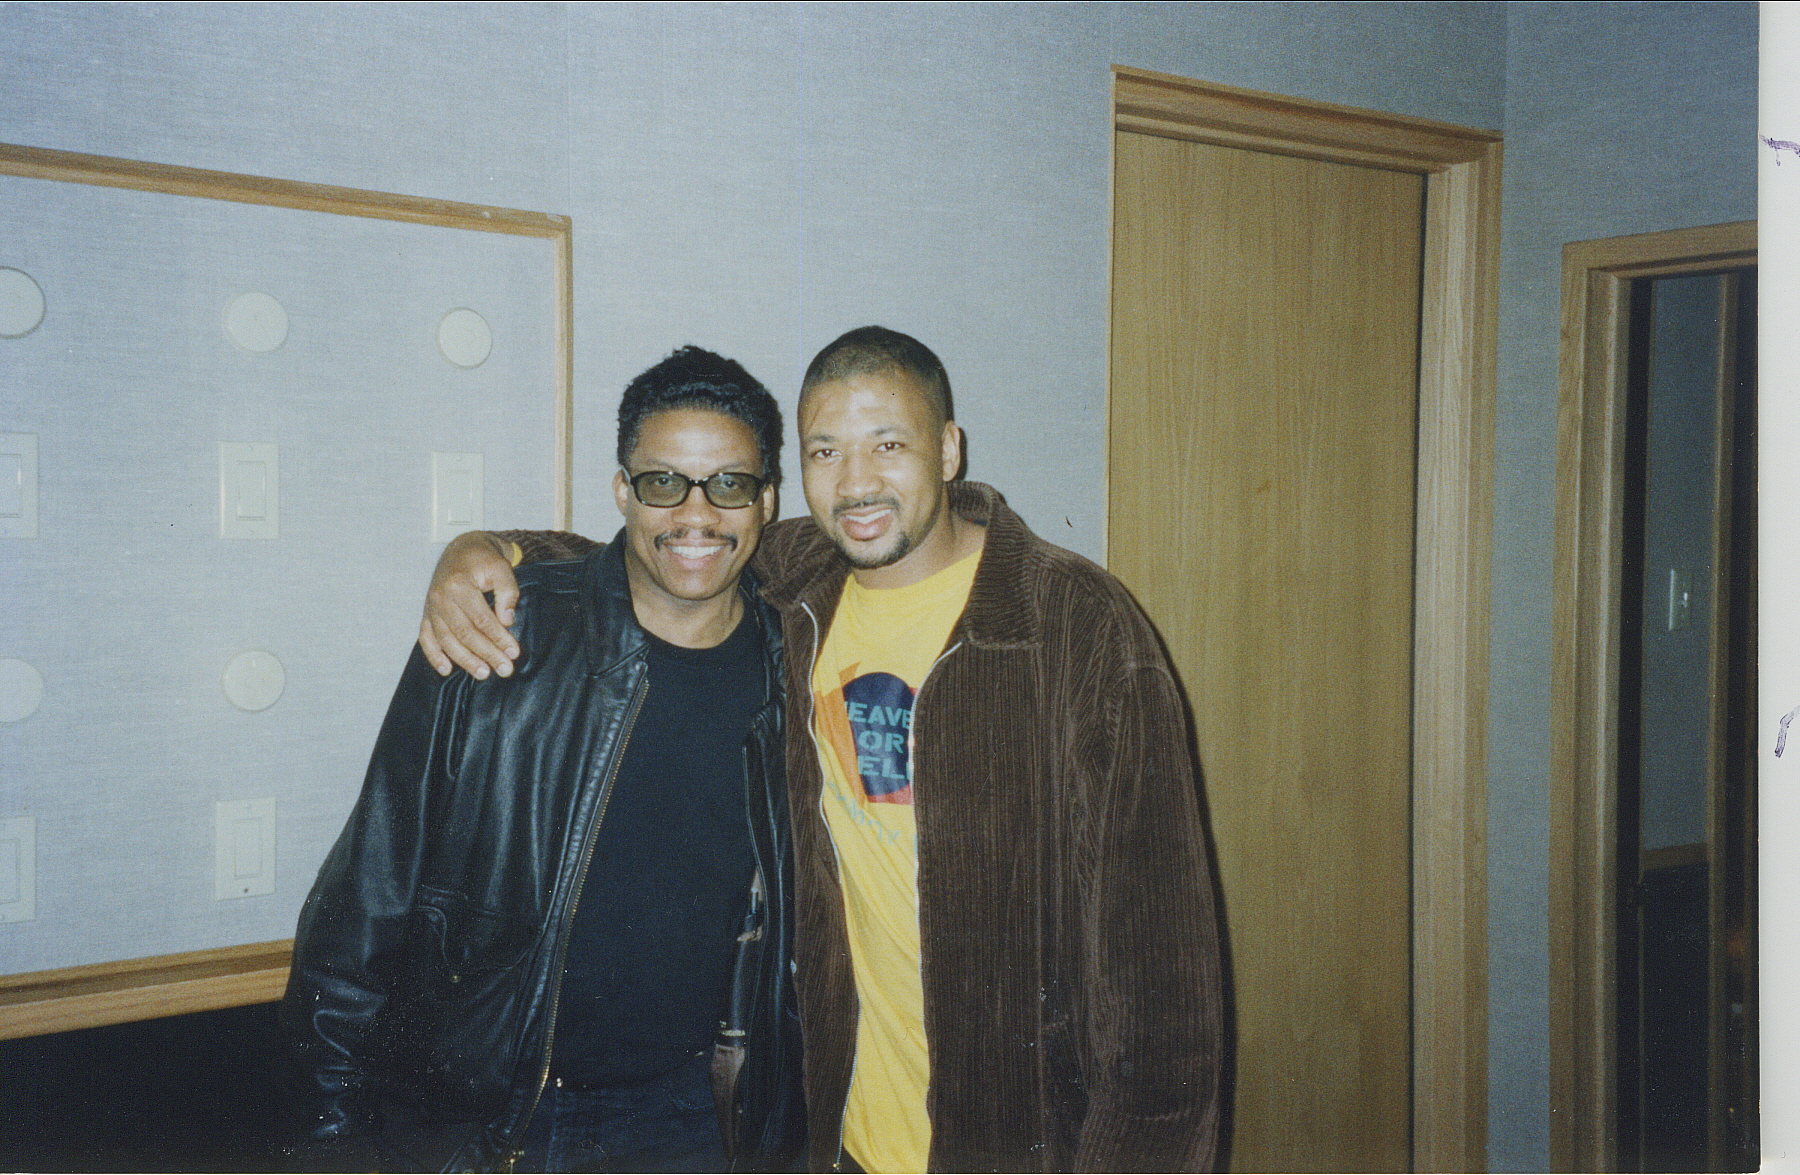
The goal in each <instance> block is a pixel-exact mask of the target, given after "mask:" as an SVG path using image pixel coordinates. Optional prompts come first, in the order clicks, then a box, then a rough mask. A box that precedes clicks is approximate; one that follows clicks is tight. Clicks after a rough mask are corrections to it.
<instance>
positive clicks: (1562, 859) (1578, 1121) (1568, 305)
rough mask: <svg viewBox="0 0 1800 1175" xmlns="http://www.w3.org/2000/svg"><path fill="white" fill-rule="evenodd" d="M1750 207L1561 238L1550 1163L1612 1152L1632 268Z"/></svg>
mask: <svg viewBox="0 0 1800 1175" xmlns="http://www.w3.org/2000/svg"><path fill="white" fill-rule="evenodd" d="M1755 261H1756V222H1755V221H1741V222H1738V223H1734V224H1720V225H1709V226H1707V227H1704V228H1692V229H1678V230H1675V231H1672V232H1660V233H1641V234H1638V235H1635V236H1627V237H1612V238H1609V239H1606V240H1599V241H1576V242H1573V243H1571V244H1567V245H1564V246H1563V262H1562V346H1561V354H1560V357H1559V363H1558V373H1557V382H1558V401H1557V416H1558V423H1557V438H1556V556H1555V559H1556V562H1555V584H1554V591H1553V595H1552V611H1551V645H1550V649H1551V652H1550V662H1551V678H1550V750H1551V753H1550V977H1551V982H1550V1168H1551V1170H1553V1171H1610V1170H1613V1169H1615V1168H1616V1167H1617V1166H1618V1157H1619V1140H1618V1134H1617V1128H1618V1104H1617V1103H1618V1083H1617V1078H1616V1065H1617V1056H1616V1045H1617V1042H1616V1039H1615V1035H1614V1032H1613V1029H1612V1022H1613V1016H1614V1012H1615V1007H1616V1001H1615V997H1614V984H1615V981H1616V978H1617V975H1616V967H1615V962H1614V954H1615V942H1614V938H1615V934H1614V927H1613V920H1612V910H1613V905H1614V900H1615V897H1616V886H1615V882H1614V877H1615V870H1616V868H1617V864H1618V862H1617V860H1616V857H1617V853H1616V851H1615V837H1616V831H1617V829H1616V824H1617V813H1616V806H1617V798H1618V697H1619V686H1618V673H1619V598H1620V597H1619V593H1620V590H1621V587H1622V585H1621V583H1620V576H1621V562H1622V558H1623V555H1622V552H1623V545H1622V544H1623V541H1624V535H1623V523H1622V494H1623V489H1624V439H1625V380H1626V370H1625V367H1626V365H1625V347H1626V340H1625V322H1626V319H1627V316H1628V315H1629V313H1630V306H1629V293H1630V285H1629V283H1630V282H1631V281H1632V280H1633V279H1635V278H1641V277H1666V276H1671V275H1676V274H1683V273H1702V272H1705V271H1707V270H1712V269H1729V268H1735V267H1737V266H1740V265H1751V264H1754V263H1755Z"/></svg>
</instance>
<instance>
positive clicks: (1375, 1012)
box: [1108, 132, 1424, 1171]
mask: <svg viewBox="0 0 1800 1175" xmlns="http://www.w3.org/2000/svg"><path fill="white" fill-rule="evenodd" d="M1115 184H1116V187H1115V197H1114V199H1115V206H1114V261H1113V342H1112V345H1113V360H1112V362H1113V367H1112V401H1111V421H1110V433H1109V474H1108V493H1109V508H1108V510H1109V512H1108V562H1109V565H1110V567H1111V569H1112V570H1113V571H1114V572H1115V573H1116V574H1117V575H1119V576H1120V578H1121V579H1123V580H1124V582H1125V583H1126V584H1127V585H1128V586H1129V587H1130V588H1131V589H1132V591H1133V592H1134V593H1135V594H1136V595H1137V597H1138V599H1139V601H1140V602H1141V603H1142V604H1143V606H1144V608H1145V610H1146V611H1147V612H1148V613H1149V616H1150V618H1151V620H1152V621H1153V622H1154V623H1155V624H1156V626H1157V628H1158V629H1159V631H1160V632H1161V633H1162V635H1163V637H1164V639H1165V640H1166V641H1167V643H1168V646H1169V650H1170V652H1171V654H1172V655H1173V657H1174V660H1175V663H1176V666H1177V668H1178V670H1179V672H1180V674H1181V678H1182V681H1183V682H1184V683H1185V686H1186V689H1187V691H1188V696H1189V699H1190V702H1191V705H1192V709H1193V714H1194V720H1195V730H1196V736H1197V740H1198V744H1199V750H1200V757H1201V766H1202V770H1203V772H1204V776H1205V786H1206V796H1207V803H1208V807H1209V811H1210V816H1211V822H1212V831H1213V835H1214V839H1215V846H1216V849H1217V854H1218V867H1219V871H1220V877H1221V882H1222V887H1223V890H1224V906H1225V909H1224V916H1225V919H1226V932H1227V936H1228V942H1229V952H1230V954H1229V963H1230V968H1231V974H1232V979H1233V989H1234V996H1233V998H1234V1005H1235V1030H1236V1053H1235V1069H1236V1081H1235V1105H1234V1109H1233V1122H1232V1127H1231V1134H1230V1138H1231V1151H1230V1165H1231V1167H1232V1168H1233V1169H1236V1170H1265V1171H1281V1170H1356V1169H1361V1170H1388V1171H1397V1170H1406V1169H1408V1168H1409V1167H1410V1166H1411V1164H1412V1122H1411V1117H1412V1115H1411V1079H1412V1068H1411V1044H1412V1042H1411V1023H1412V1006H1411V1005H1412V984H1411V970H1410V968H1411V957H1410V950H1411V934H1412V916H1411V907H1412V897H1411V889H1410V858H1411V844H1412V838H1411V804H1412V795H1411V745H1412V744H1411V738H1412V730H1411V725H1412V720H1411V714H1412V680H1413V673H1412V637H1413V598H1414V597H1413V543H1414V518H1413V511H1414V479H1415V465H1416V462H1415V448H1416V437H1417V428H1418V423H1417V418H1418V373H1417V356H1418V350H1419V305H1420V267H1421V241H1422V239H1423V235H1424V233H1423V227H1422V215H1423V209H1424V186H1423V185H1424V180H1423V178H1422V177H1421V176H1419V175H1416V174H1410V173H1404V172H1396V171H1386V170H1381V169H1378V168H1373V167H1362V166H1352V165H1348V164H1342V163H1328V162H1318V161H1312V160H1305V159H1297V158H1291V157H1287V156H1281V155H1273V154H1267V153H1262V152H1257V151H1251V150H1244V149H1239V148H1234V147H1222V146H1212V145H1206V144H1201V143H1194V142H1187V141H1181V140H1176V139H1169V138H1160V137H1153V136H1149V135H1143V134H1136V133H1128V132H1120V133H1119V135H1118V142H1117V153H1116V179H1115Z"/></svg>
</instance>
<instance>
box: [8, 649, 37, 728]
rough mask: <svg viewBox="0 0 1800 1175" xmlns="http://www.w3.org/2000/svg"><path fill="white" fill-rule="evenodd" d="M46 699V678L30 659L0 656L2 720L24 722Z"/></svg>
mask: <svg viewBox="0 0 1800 1175" xmlns="http://www.w3.org/2000/svg"><path fill="white" fill-rule="evenodd" d="M43 700H44V678H43V675H42V674H40V673H39V672H38V671H37V669H36V667H35V666H33V665H32V664H31V663H30V662H28V661H21V660H19V659H18V658H16V657H0V722H23V721H25V719H27V718H29V717H31V716H32V715H33V714H36V713H37V708H38V706H39V705H40V704H41V703H42V702H43Z"/></svg>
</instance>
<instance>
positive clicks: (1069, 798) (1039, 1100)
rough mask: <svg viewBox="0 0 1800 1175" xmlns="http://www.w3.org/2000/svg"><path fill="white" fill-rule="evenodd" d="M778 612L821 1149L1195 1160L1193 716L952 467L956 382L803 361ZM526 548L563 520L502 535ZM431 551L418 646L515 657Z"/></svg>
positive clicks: (1213, 1120) (1108, 611)
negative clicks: (796, 484) (800, 511)
mask: <svg viewBox="0 0 1800 1175" xmlns="http://www.w3.org/2000/svg"><path fill="white" fill-rule="evenodd" d="M799 420H800V441H801V463H802V473H803V479H804V483H805V491H806V499H807V504H808V506H809V507H810V509H811V512H812V520H811V521H810V522H809V521H805V520H789V521H785V522H781V523H777V524H775V525H774V526H771V527H770V528H769V529H768V530H767V531H766V532H765V534H764V541H763V546H762V549H761V550H760V551H759V552H758V555H757V558H756V561H755V563H754V564H753V568H754V570H755V571H756V573H757V575H758V577H759V579H760V580H761V582H762V584H763V585H764V586H763V593H764V596H765V598H766V599H768V601H769V602H770V603H772V604H773V605H775V607H776V608H778V609H779V610H780V612H781V614H782V618H783V626H782V627H783V630H784V637H785V643H786V656H785V660H786V678H787V688H788V694H789V698H790V710H789V713H790V714H791V715H792V716H793V721H792V722H791V724H790V726H789V731H788V772H789V790H790V797H791V800H792V803H793V824H794V841H795V854H796V876H797V884H798V891H799V904H800V910H799V929H798V934H799V938H798V944H797V953H798V968H799V971H798V976H797V984H798V990H799V998H800V1011H801V1020H802V1030H803V1033H804V1038H805V1062H806V1093H807V1100H808V1121H809V1127H810V1135H811V1138H810V1143H809V1150H810V1154H811V1161H812V1165H813V1166H814V1168H815V1169H818V1170H854V1169H856V1168H857V1167H861V1168H862V1169H864V1170H869V1171H877V1170H879V1171H897V1170H925V1169H929V1170H934V1171H938V1170H943V1171H975V1170H982V1171H1059V1170H1078V1171H1132V1170H1139V1171H1178V1170H1200V1169H1206V1168H1209V1167H1210V1166H1211V1163H1212V1160H1213V1155H1214V1148H1215V1145H1216V1141H1217V1135H1218V1129H1219V1073H1220V1058H1221V1053H1222V1048H1223V1039H1222V1038H1223V1027H1222V1012H1221V976H1220V971H1219V967H1220V961H1219V950H1218V924H1217V917H1216V913H1215V911H1214V909H1213V902H1212V892H1213V891H1212V875H1211V869H1212V866H1211V862H1210V860H1209V858H1208V853H1207V847H1206V841H1205V835H1204V832H1203V828H1202V821H1201V815H1200V799H1199V791H1198V786H1197V782H1196V779H1195V773H1194V766H1193V758H1192V753H1191V749H1190V746H1189V743H1188V737H1187V726H1186V719H1185V714H1184V710H1183V705H1182V701H1181V696H1180V692H1179V688H1178V687H1177V685H1176V683H1175V681H1174V677H1173V674H1172V671H1171V669H1170V667H1169V664H1168V661H1167V658H1166V657H1165V656H1164V654H1163V652H1162V649H1161V646H1160V644H1159V642H1158V641H1157V639H1156V636H1155V634H1154V632H1153V631H1152V630H1151V628H1150V625H1149V623H1148V621H1146V620H1145V618H1144V617H1143V615H1142V613H1141V612H1140V611H1139V610H1138V608H1137V606H1136V605H1135V603H1133V601H1132V600H1131V598H1130V596H1129V595H1128V594H1127V592H1126V591H1125V589H1124V588H1123V587H1122V586H1121V585H1120V584H1119V583H1118V581H1117V580H1115V579H1114V578H1113V577H1112V576H1110V575H1108V574H1107V573H1106V572H1105V571H1103V570H1101V569H1100V568H1098V567H1096V566H1095V565H1093V564H1092V563H1090V562H1088V561H1087V560H1085V559H1083V558H1081V557H1080V556H1078V555H1075V554H1073V553H1071V552H1068V551H1065V550H1062V549H1061V548H1059V547H1056V546H1053V545H1051V544H1049V543H1046V542H1044V541H1043V540H1042V539H1040V538H1038V537H1037V536H1036V535H1034V534H1033V533H1032V532H1031V531H1030V530H1029V529H1028V528H1027V527H1026V526H1025V524H1024V523H1023V521H1021V520H1020V519H1019V517H1018V515H1016V514H1015V513H1013V511H1012V510H1011V509H1009V508H1008V507H1007V505H1006V502H1005V500H1004V499H1003V498H1002V497H1001V496H1000V494H999V493H997V492H996V491H994V490H992V489H990V488H988V487H986V486H982V485H979V484H976V483H972V482H959V481H956V480H955V478H956V476H957V474H958V472H959V470H960V466H961V464H962V434H961V430H960V429H958V428H957V426H956V425H955V423H954V422H953V421H952V420H951V417H950V401H949V381H948V379H947V378H946V376H945V374H944V371H943V367H942V365H941V363H939V362H938V360H937V357H936V356H935V355H934V354H932V353H931V351H930V350H929V349H927V348H926V347H924V346H923V344H920V343H919V342H918V341H917V340H915V339H912V338H910V337H909V336H906V335H902V334H899V333H898V332H895V331H890V330H886V329H885V328H880V327H864V328H860V329H858V330H855V331H851V332H849V333H848V334H846V335H844V336H842V337H841V338H839V339H838V340H836V341H834V342H833V343H832V344H830V345H829V346H827V347H826V348H825V349H824V350H823V351H821V352H820V353H819V355H818V357H816V358H815V359H814V360H813V362H812V364H811V365H810V366H809V368H808V370H807V374H806V378H805V381H804V383H803V385H802V390H801V401H800V413H799ZM503 537H507V538H511V539H513V540H514V541H517V542H519V543H520V544H521V546H522V547H523V548H524V549H525V551H526V554H527V557H528V558H533V557H544V556H550V557H555V556H557V555H564V556H566V555H570V554H574V553H577V552H578V551H579V550H580V549H581V546H580V544H581V543H583V542H585V540H580V539H579V538H578V537H577V536H568V535H549V534H543V533H531V532H509V533H508V534H507V535H505V536H503ZM490 551H491V546H490V545H486V544H479V543H472V544H469V545H468V546H467V547H458V546H454V545H453V546H452V548H450V549H449V550H447V551H446V553H445V557H444V560H443V562H442V563H441V564H440V569H439V573H438V579H437V580H436V581H435V582H434V597H435V598H437V599H439V600H441V601H451V603H448V604H446V603H439V604H436V605H434V606H433V607H432V609H430V610H428V613H427V617H426V621H425V623H424V625H423V626H422V637H421V643H422V644H423V645H425V647H426V652H427V655H428V656H429V657H430V658H431V659H432V661H433V662H434V664H437V665H438V667H439V669H440V671H444V672H447V671H448V670H449V668H450V663H451V660H455V661H456V662H457V663H459V664H462V665H464V667H465V668H469V669H471V670H476V669H480V670H481V671H483V672H485V670H486V668H487V667H488V666H490V665H491V666H492V667H494V668H495V669H496V670H498V671H500V672H507V671H508V670H509V669H510V663H509V661H508V650H509V648H510V647H511V646H510V638H508V637H507V635H506V634H505V631H504V629H502V628H501V627H500V626H499V624H498V621H497V620H496V619H495V617H494V615H493V614H492V613H490V612H488V610H487V608H486V606H485V605H483V604H481V603H480V596H479V592H480V590H482V589H491V590H495V592H496V602H497V603H498V604H499V605H500V606H501V608H502V610H503V613H504V610H505V608H506V606H507V605H508V603H509V596H508V592H509V590H510V582H509V581H510V578H511V576H510V571H509V570H508V569H507V568H506V567H505V566H504V564H500V565H498V566H496V564H497V563H499V561H497V560H495V559H494V558H493V557H492V555H491V554H490V553H488V552H490Z"/></svg>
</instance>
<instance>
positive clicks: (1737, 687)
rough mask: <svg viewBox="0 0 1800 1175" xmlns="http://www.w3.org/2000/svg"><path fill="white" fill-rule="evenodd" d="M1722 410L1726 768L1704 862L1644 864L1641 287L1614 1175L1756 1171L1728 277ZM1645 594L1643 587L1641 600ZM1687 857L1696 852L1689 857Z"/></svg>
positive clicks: (1735, 363)
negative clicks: (1618, 1174) (1627, 1174)
mask: <svg viewBox="0 0 1800 1175" xmlns="http://www.w3.org/2000/svg"><path fill="white" fill-rule="evenodd" d="M1722 279H1723V280H1722V287H1721V288H1722V297H1721V303H1720V304H1721V306H1722V307H1724V308H1725V316H1726V326H1725V329H1724V330H1722V331H1721V332H1720V340H1721V362H1722V364H1723V365H1724V366H1723V368H1722V370H1723V371H1724V373H1725V375H1724V378H1723V379H1722V380H1721V381H1720V384H1719V396H1720V397H1722V398H1723V399H1724V401H1725V402H1724V403H1723V404H1716V403H1715V404H1713V405H1711V407H1712V408H1713V409H1715V410H1716V418H1717V420H1718V421H1719V427H1720V430H1721V431H1722V432H1723V434H1724V436H1725V438H1726V443H1725V444H1723V445H1721V446H1720V447H1719V449H1718V452H1719V453H1720V454H1721V456H1722V457H1723V459H1724V463H1725V466H1726V468H1724V469H1722V470H1720V471H1719V473H1718V480H1717V484H1718V486H1719V493H1718V496H1717V500H1716V502H1715V509H1716V510H1717V511H1718V512H1719V513H1720V514H1722V515H1724V517H1723V518H1722V519H1717V520H1715V523H1716V526H1717V529H1716V533H1717V534H1718V535H1719V536H1720V543H1719V549H1718V551H1717V558H1718V559H1719V560H1720V561H1721V562H1722V564H1723V573H1722V574H1721V575H1720V576H1719V579H1718V582H1719V583H1721V584H1722V585H1723V588H1722V590H1721V591H1720V592H1719V593H1718V595H1719V598H1718V599H1717V600H1716V601H1715V602H1714V603H1715V605H1716V606H1717V607H1718V609H1719V625H1718V628H1717V630H1716V632H1717V634H1718V640H1719V643H1720V646H1721V648H1720V650H1719V655H1718V657H1717V660H1716V665H1717V666H1718V674H1717V679H1716V687H1717V688H1718V689H1720V690H1721V691H1722V692H1723V694H1724V699H1723V701H1724V705H1723V707H1722V713H1723V723H1722V729H1721V730H1719V732H1718V733H1719V735H1720V741H1721V746H1720V747H1719V753H1718V754H1717V756H1716V757H1715V760H1714V761H1715V762H1716V763H1717V770H1716V771H1715V772H1714V773H1713V774H1712V778H1711V779H1710V780H1708V781H1707V783H1706V786H1707V787H1708V788H1710V790H1711V792H1712V794H1711V796H1710V797H1709V799H1708V811H1709V817H1708V820H1707V824H1708V832H1707V836H1706V840H1705V843H1704V844H1702V845H1699V846H1694V847H1695V848H1697V849H1698V851H1685V852H1684V851H1680V850H1679V849H1677V850H1671V849H1668V848H1658V849H1653V850H1650V851H1645V849H1644V844H1643V836H1642V832H1643V823H1642V804H1641V794H1642V782H1643V780H1644V778H1645V771H1646V768H1647V767H1648V766H1649V760H1650V758H1651V757H1653V756H1656V755H1657V754H1658V753H1659V749H1658V745H1657V739H1658V732H1657V731H1656V729H1654V727H1655V725H1656V724H1655V722H1654V720H1646V716H1645V715H1646V711H1645V706H1644V669H1645V665H1644V648H1645V640H1644V637H1645V634H1646V629H1647V626H1648V625H1651V624H1655V623H1658V622H1659V621H1660V620H1661V617H1660V615H1659V612H1658V610H1659V609H1660V608H1661V607H1662V606H1663V599H1662V598H1661V597H1659V595H1658V590H1659V589H1660V588H1661V587H1662V583H1661V581H1659V580H1658V577H1657V575H1656V574H1655V572H1656V571H1657V570H1659V569H1654V568H1651V567H1649V566H1648V565H1647V560H1646V549H1645V536H1646V533H1647V521H1648V520H1647V518H1646V509H1647V505H1648V502H1647V498H1648V495H1647V493H1646V486H1647V468H1646V467H1647V450H1648V435H1649V415H1650V413H1649V404H1650V393H1649V385H1650V369H1651V363H1650V353H1651V331H1652V327H1653V323H1654V314H1655V307H1656V304H1657V298H1656V294H1655V289H1654V285H1655V283H1656V282H1658V281H1660V280H1665V279H1659V278H1644V279H1639V280H1637V281H1635V282H1634V283H1633V288H1632V290H1631V293H1630V298H1629V305H1630V308H1631V323H1630V333H1629V336H1628V352H1629V378H1628V401H1627V411H1626V425H1625V431H1626V437H1625V457H1626V459H1625V463H1624V479H1625V485H1624V494H1623V498H1622V507H1623V519H1622V522H1623V532H1624V536H1625V542H1624V552H1623V554H1624V565H1623V574H1622V576H1621V580H1620V582H1621V583H1622V584H1625V585H1630V586H1628V587H1627V589H1626V590H1625V591H1624V592H1623V599H1622V601H1621V604H1622V608H1621V617H1620V624H1621V632H1620V643H1619V648H1620V663H1619V772H1618V779H1619V792H1618V811H1617V828H1618V846H1617V847H1618V856H1617V860H1618V862H1619V875H1618V878H1617V888H1616V892H1617V894H1618V907H1617V910H1616V912H1615V920H1616V928H1617V940H1616V941H1617V943H1618V959H1617V965H1618V977H1619V983H1618V999H1617V1008H1618V1023H1617V1032H1618V1038H1617V1039H1618V1051H1617V1054H1616V1055H1617V1057H1618V1072H1617V1081H1618V1093H1619V1097H1618V1106H1619V1123H1618V1127H1619V1133H1618V1138H1619V1169H1620V1170H1625V1171H1754V1170H1756V1169H1757V1168H1758V1165H1759V1162H1760V1145H1759V1142H1760V1139H1759V1124H1758V1118H1757V1047H1756V1046H1757V1041H1756V1020H1757V989H1756V957H1757V956H1756V898H1755V894H1756V835H1755V828H1756V823H1755V821H1756V777H1755V770H1756V758H1755V754H1754V738H1755V733H1754V709H1755V699H1756V657H1755V650H1756V468H1755V453H1756V450H1755V438H1756V367H1755V362H1756V301H1755V298H1756V283H1755V270H1754V269H1743V270H1738V271H1734V272H1733V273H1731V274H1728V275H1722ZM1639 588H1641V590H1638V589H1639ZM1681 848H1688V846H1681Z"/></svg>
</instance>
